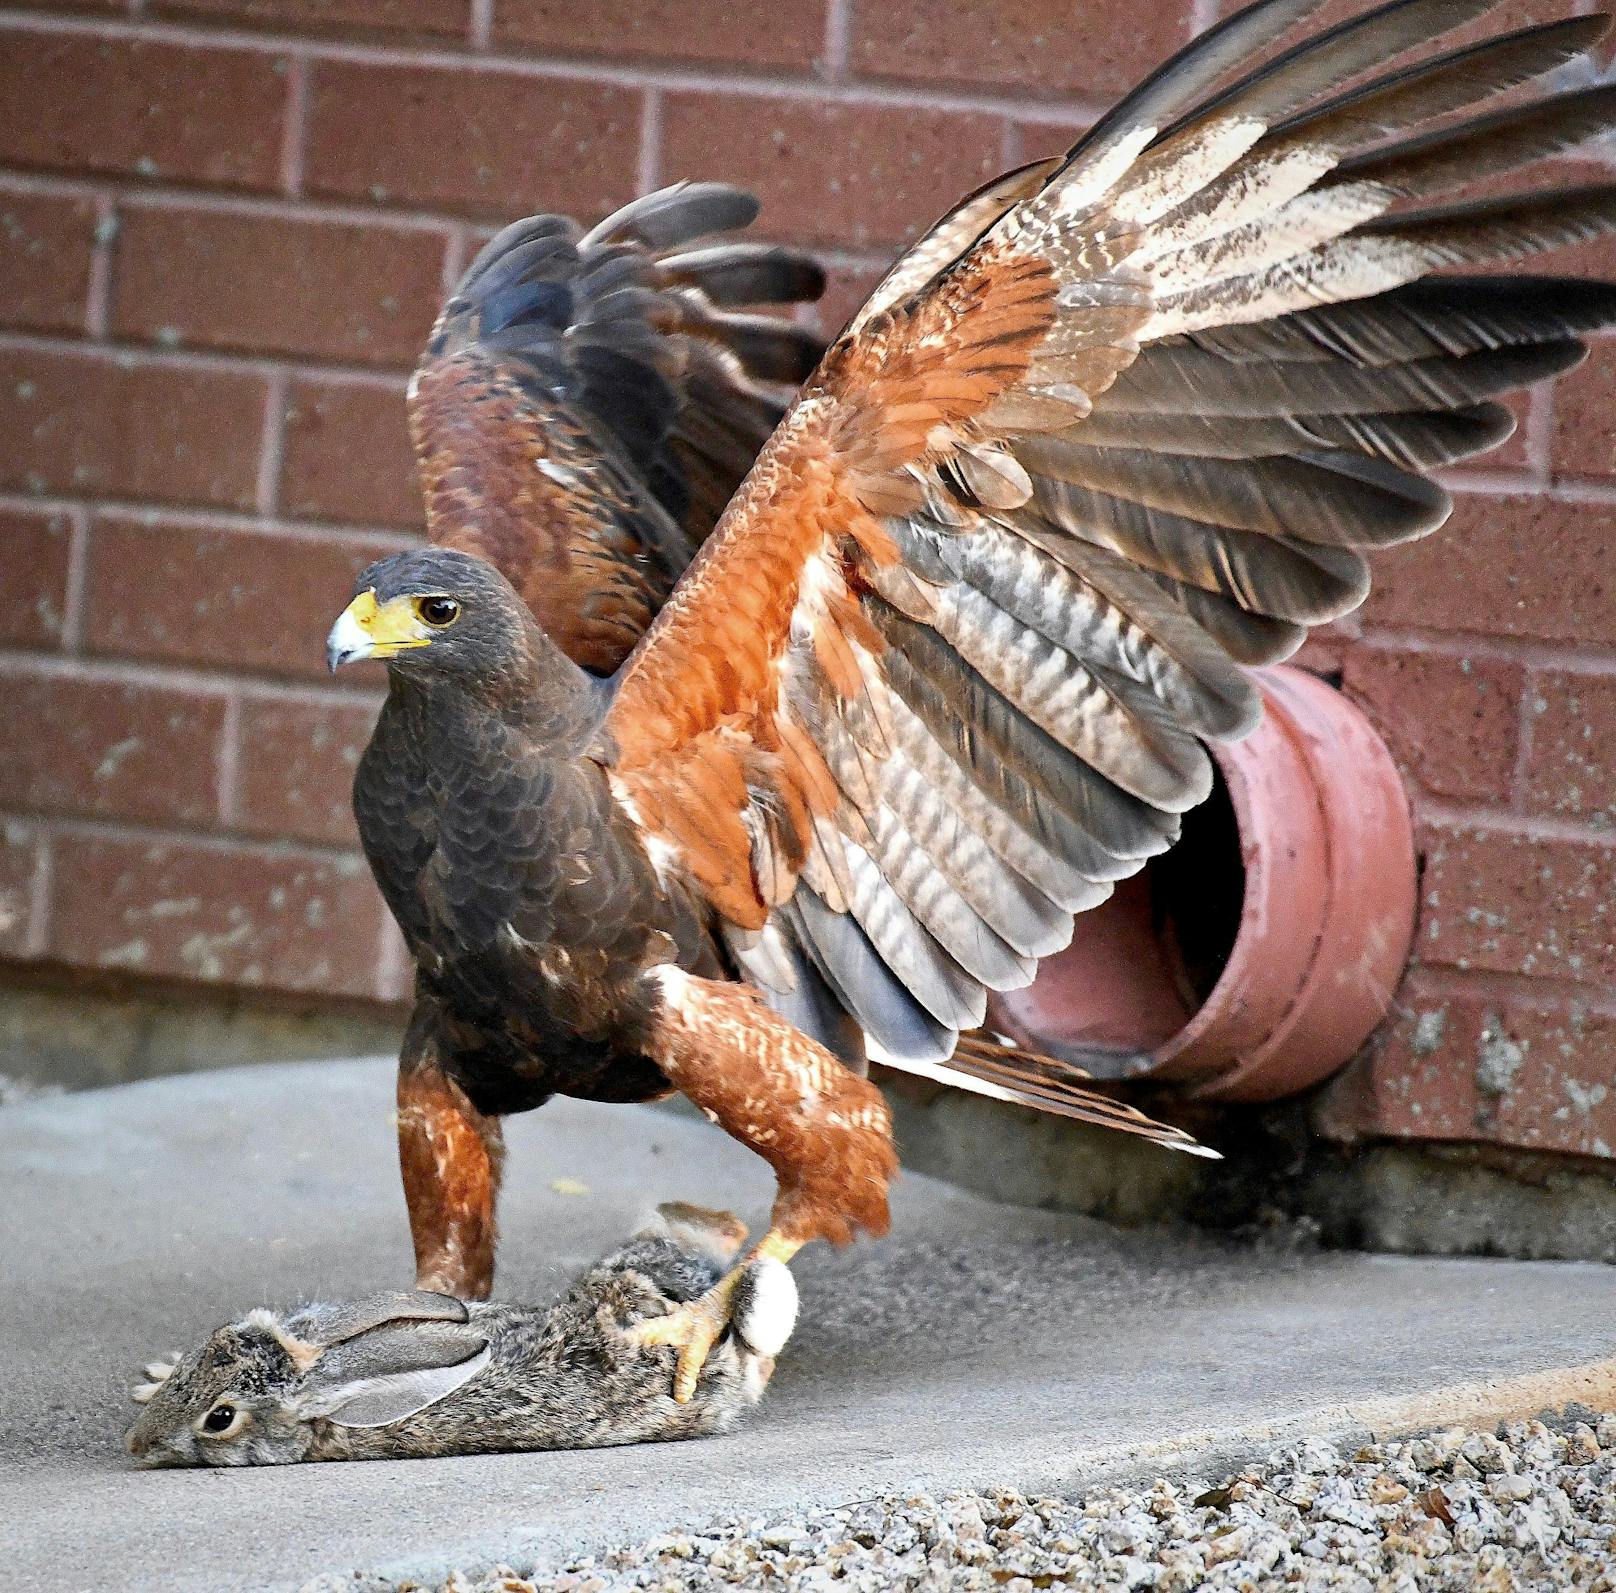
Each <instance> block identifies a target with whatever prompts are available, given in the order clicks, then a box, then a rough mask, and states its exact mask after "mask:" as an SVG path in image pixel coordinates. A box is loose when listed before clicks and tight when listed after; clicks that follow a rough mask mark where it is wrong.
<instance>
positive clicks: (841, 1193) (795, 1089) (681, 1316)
mask: <svg viewBox="0 0 1616 1593" xmlns="http://www.w3.org/2000/svg"><path fill="white" fill-rule="evenodd" d="M648 977H649V978H650V979H651V980H652V981H653V982H654V984H655V985H656V987H657V999H656V1008H655V1014H654V1016H653V1018H652V1020H651V1026H650V1044H649V1045H648V1046H647V1047H646V1052H647V1054H648V1055H649V1056H650V1057H651V1058H652V1060H653V1061H655V1062H656V1064H657V1065H658V1066H659V1067H660V1068H661V1069H662V1071H663V1072H664V1073H665V1074H666V1075H667V1077H668V1079H669V1081H670V1082H671V1083H672V1084H673V1085H674V1086H675V1087H676V1088H678V1089H679V1090H681V1091H682V1092H683V1093H684V1094H685V1095H688V1096H689V1097H690V1099H691V1100H692V1101H694V1102H695V1103H696V1105H697V1106H699V1107H700V1108H701V1109H702V1110H703V1111H704V1112H705V1113H706V1114H707V1115H708V1117H710V1118H711V1119H712V1120H713V1121H714V1122H715V1123H717V1124H718V1125H719V1126H720V1127H721V1128H723V1129H724V1130H725V1131H726V1132H728V1133H730V1134H732V1135H734V1137H735V1138H736V1139H738V1140H740V1141H741V1143H742V1144H743V1145H746V1146H748V1147H750V1148H751V1149H752V1150H755V1151H756V1152H757V1153H758V1155H760V1156H761V1157H763V1158H764V1160H765V1161H767V1162H768V1163H769V1165H770V1166H771V1167H773V1168H774V1173H775V1178H776V1180H777V1182H778V1192H777V1194H776V1196H775V1202H774V1212H773V1217H772V1220H771V1223H770V1227H769V1231H768V1233H767V1234H765V1235H764V1237H763V1239H762V1240H761V1241H760V1242H759V1243H758V1245H757V1246H756V1247H755V1248H754V1249H753V1250H751V1251H750V1252H749V1253H748V1254H747V1255H746V1256H744V1257H743V1258H742V1260H741V1263H740V1265H739V1266H737V1267H736V1268H735V1269H734V1270H733V1271H731V1272H729V1273H727V1274H726V1275H725V1276H724V1277H723V1278H721V1279H719V1281H718V1282H717V1283H716V1284H714V1285H713V1287H712V1288H711V1289H709V1290H708V1291H707V1293H706V1294H704V1295H703V1296H702V1297H701V1298H700V1299H699V1300H693V1301H691V1302H690V1304H689V1305H686V1306H681V1307H680V1308H679V1309H678V1310H676V1311H672V1312H670V1313H668V1315H666V1316H661V1317H656V1318H654V1319H653V1320H651V1321H649V1322H647V1323H645V1324H644V1325H643V1326H642V1327H641V1328H640V1329H639V1330H638V1331H639V1336H640V1337H641V1339H642V1340H643V1341H644V1342H645V1343H648V1344H671V1345H674V1346H675V1347H676V1348H677V1349H678V1351H679V1361H678V1368H677V1370H676V1372H675V1376H674V1386H673V1396H674V1398H675V1399H677V1400H679V1401H681V1402H684V1401H686V1400H688V1399H689V1398H690V1397H691V1395H692V1394H694V1393H695V1389H696V1380H697V1378H698V1377H699V1376H700V1375H701V1369H702V1365H703V1364H704V1363H705V1361H706V1359H707V1355H708V1352H709V1351H710V1350H711V1349H712V1347H713V1345H714V1344H715V1343H716V1342H717V1340H718V1338H719V1336H720V1335H721V1334H722V1333H723V1331H724V1329H725V1327H726V1326H727V1325H728V1322H729V1318H730V1311H731V1307H732V1304H733V1299H734V1294H735V1289H736V1287H737V1285H738V1284H739V1282H740V1279H741V1277H742V1275H743V1274H744V1272H745V1270H746V1268H747V1266H748V1264H750V1263H751V1262H752V1261H754V1260H757V1259H758V1258H759V1257H762V1256H768V1257H771V1258H772V1259H774V1260H776V1261H782V1262H789V1261H790V1260H791V1258H792V1257H793V1256H795V1255H796V1253H797V1252H798V1251H799V1250H800V1249H801V1248H802V1247H803V1246H804V1245H805V1244H807V1243H808V1242H809V1241H810V1240H812V1239H829V1240H831V1241H832V1242H833V1243H836V1244H845V1243H847V1241H848V1240H850V1239H851V1238H852V1237H853V1235H854V1233H855V1232H858V1231H861V1230H862V1231H863V1232H866V1233H872V1234H882V1233H885V1232H886V1230H887V1223H888V1216H887V1184H888V1182H889V1181H890V1180H891V1178H892V1175H893V1173H895V1172H896V1171H897V1166H898V1160H897V1155H896V1153H895V1152H894V1151H893V1148H892V1117H891V1114H890V1112H889V1111H888V1110H887V1104H886V1102H885V1101H884V1100H883V1099H882V1097H881V1092H880V1091H879V1090H877V1089H876V1088H875V1086H874V1085H873V1084H871V1083H870V1082H869V1081H868V1080H867V1079H862V1078H860V1077H858V1075H857V1074H855V1073H853V1072H851V1071H849V1070H848V1068H846V1067H845V1066H844V1065H843V1064H842V1063H841V1062H839V1061H837V1059H836V1058H835V1057H834V1056H832V1055H831V1053H830V1052H829V1051H827V1050H826V1049H825V1048H824V1047H823V1046H822V1045H820V1044H818V1042H817V1041H814V1040H811V1039H809V1038H808V1036H807V1035H805V1034H803V1033H802V1032H801V1031H800V1030H798V1029H795V1028H793V1027H792V1026H791V1024H789V1023H787V1022H786V1020H785V1019H784V1018H782V1017H780V1016H779V1014H777V1013H776V1012H774V1011H772V1010H771V1009H770V1008H769V1007H768V1006H766V1005H765V1004H764V1002H763V1001H762V999H761V998H760V997H759V996H758V995H757V994H756V992H755V991H753V990H751V989H749V988H748V987H747V986H745V985H741V984H731V983H728V982H726V981H723V980H716V979H699V978H696V977H695V976H693V975H690V974H686V973H685V972H683V970H681V969H679V968H675V967H672V966H669V965H663V966H659V967H657V968H654V969H652V971H651V973H650V974H649V976H648Z"/></svg>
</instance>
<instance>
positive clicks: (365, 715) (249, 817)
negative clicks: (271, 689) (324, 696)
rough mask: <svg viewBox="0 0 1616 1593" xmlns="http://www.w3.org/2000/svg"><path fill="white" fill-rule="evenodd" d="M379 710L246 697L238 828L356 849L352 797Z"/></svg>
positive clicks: (372, 705)
mask: <svg viewBox="0 0 1616 1593" xmlns="http://www.w3.org/2000/svg"><path fill="white" fill-rule="evenodd" d="M375 723H376V704H375V703H352V702H346V701H343V702H337V701H329V702H317V701H305V700H301V699H290V698H279V697H253V696H249V697H248V698H246V699H245V700H244V701H243V703H242V705H241V742H240V748H239V753H238V758H239V768H240V788H239V789H240V802H239V807H240V811H239V814H238V822H239V825H240V828H242V829H244V830H247V831H249V832H251V833H253V834H257V835H272V836H290V837H292V838H294V839H297V840H305V841H328V842H332V843H334V844H337V845H342V846H357V845H358V835H357V833H356V831H355V829H354V818H353V806H352V790H353V777H354V770H355V769H356V768H358V766H359V755H360V754H361V753H362V752H363V751H364V750H365V743H366V742H367V741H369V740H370V732H371V728H372V727H373V726H374V724H375Z"/></svg>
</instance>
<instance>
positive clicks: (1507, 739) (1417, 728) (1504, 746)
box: [1342, 647, 1525, 801]
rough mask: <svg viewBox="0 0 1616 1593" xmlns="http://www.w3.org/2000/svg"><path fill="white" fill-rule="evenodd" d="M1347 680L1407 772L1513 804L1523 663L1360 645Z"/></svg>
mask: <svg viewBox="0 0 1616 1593" xmlns="http://www.w3.org/2000/svg"><path fill="white" fill-rule="evenodd" d="M1343 677H1344V678H1343V682H1342V683H1343V685H1344V686H1345V688H1346V691H1347V693H1348V695H1349V696H1350V697H1352V699H1353V700H1354V701H1355V702H1356V703H1357V704H1358V705H1359V706H1360V707H1361V708H1363V709H1364V710H1365V711H1366V712H1367V713H1368V715H1369V717H1370V718H1371V719H1372V720H1374V722H1375V724H1376V726H1377V727H1378V728H1379V730H1380V732H1381V734H1382V735H1383V736H1384V737H1385V738H1386V743H1387V745H1388V746H1389V747H1390V748H1391V751H1392V756H1393V757H1395V758H1396V759H1397V762H1398V764H1399V766H1400V767H1401V768H1403V769H1404V770H1406V771H1407V772H1408V773H1409V774H1411V775H1413V777H1414V778H1415V779H1416V780H1417V781H1418V782H1419V783H1420V784H1421V785H1422V786H1424V787H1425V789H1426V790H1427V791H1432V792H1435V793H1436V795H1438V796H1444V797H1454V798H1458V799H1468V800H1475V801H1488V800H1497V801H1508V799H1509V795H1510V786H1511V782H1512V780H1513V777H1514V772H1515V749H1516V743H1517V740H1518V738H1519V737H1518V731H1519V723H1520V711H1519V710H1520V700H1521V686H1522V682H1523V680H1524V679H1525V675H1524V672H1523V671H1522V669H1521V668H1520V666H1519V665H1517V664H1512V663H1506V662H1503V661H1500V660H1498V659H1489V658H1481V657H1471V656H1469V655H1461V656H1459V657H1456V658H1455V657H1451V656H1447V655H1444V654H1440V653H1398V652H1389V651H1385V650H1383V649H1380V648H1371V647H1355V648H1353V649H1352V650H1350V651H1349V652H1348V653H1347V655H1346V657H1345V658H1344V660H1343Z"/></svg>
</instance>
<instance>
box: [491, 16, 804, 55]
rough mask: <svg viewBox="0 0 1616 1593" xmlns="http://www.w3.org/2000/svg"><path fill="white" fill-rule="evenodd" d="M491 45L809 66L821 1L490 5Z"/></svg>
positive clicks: (582, 52)
mask: <svg viewBox="0 0 1616 1593" xmlns="http://www.w3.org/2000/svg"><path fill="white" fill-rule="evenodd" d="M494 38H495V40H496V41H497V42H498V43H500V44H505V45H513V46H515V47H516V48H518V49H535V50H549V51H567V52H569V53H577V54H580V55H590V56H609V57H611V58H613V59H619V58H621V57H623V56H637V57H642V58H648V59H652V60H674V61H720V62H723V63H724V64H725V65H746V66H764V67H769V66H773V67H799V68H800V67H807V66H811V65H812V64H813V62H814V59H815V57H816V56H817V55H818V54H819V53H820V50H821V48H822V46H823V44H824V41H825V0H802V3H798V0H772V3H767V4H758V5H748V6H737V5H734V4H732V0H593V3H592V4H590V5H588V6H580V5H576V4H574V3H572V0H495V3H494Z"/></svg>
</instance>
